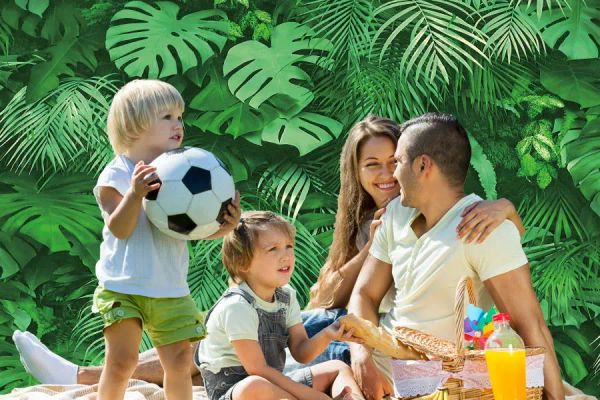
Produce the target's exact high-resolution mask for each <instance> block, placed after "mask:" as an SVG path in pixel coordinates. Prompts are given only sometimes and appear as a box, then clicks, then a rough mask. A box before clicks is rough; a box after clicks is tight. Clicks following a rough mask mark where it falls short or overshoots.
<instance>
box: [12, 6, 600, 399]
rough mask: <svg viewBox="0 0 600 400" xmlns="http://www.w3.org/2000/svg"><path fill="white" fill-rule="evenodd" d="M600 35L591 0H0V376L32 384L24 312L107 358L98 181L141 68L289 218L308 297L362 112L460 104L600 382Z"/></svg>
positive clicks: (206, 262) (197, 285) (590, 386)
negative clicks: (99, 303)
mask: <svg viewBox="0 0 600 400" xmlns="http://www.w3.org/2000/svg"><path fill="white" fill-rule="evenodd" d="M599 46H600V2H599V1H598V0H585V1H584V0H535V1H534V0H527V1H525V0H432V1H424V0H392V1H368V0H335V1H331V0H309V1H298V0H283V1H272V0H261V1H251V0H213V1H207V0H198V1H196V0H195V1H191V0H179V1H177V0H172V1H156V2H150V1H120V0H114V1H108V0H104V1H102V0H100V1H91V0H40V1H24V0H5V1H3V2H1V5H0V93H1V95H0V150H1V151H0V166H1V167H0V168H1V171H0V393H5V392H8V391H10V390H11V389H12V388H14V387H17V386H25V385H29V384H33V383H35V382H34V381H33V380H32V378H30V377H29V376H28V375H27V374H26V373H25V371H24V370H23V368H22V366H21V364H20V362H19V359H18V355H17V352H16V350H15V348H14V346H13V344H12V340H11V334H12V332H13V330H15V329H21V330H25V329H27V330H30V331H31V332H33V333H34V334H36V335H37V336H38V337H40V338H41V339H42V340H43V341H44V342H45V343H46V344H47V345H48V346H49V347H50V348H52V349H53V350H56V351H57V352H59V353H60V354H62V355H64V356H66V357H67V358H69V359H71V360H73V361H75V362H78V363H84V364H85V363H100V362H102V358H103V346H102V338H101V333H100V321H99V320H98V319H97V318H96V317H95V316H94V315H92V314H91V313H90V311H89V303H90V297H91V294H92V292H93V289H94V286H95V278H94V274H93V267H94V263H95V261H96V259H97V257H98V247H99V240H100V233H101V227H102V222H101V220H100V216H99V212H98V209H97V206H96V205H95V202H94V199H93V197H92V194H91V188H92V186H93V184H94V180H95V178H96V177H97V175H98V173H99V171H101V169H102V168H103V166H104V165H105V164H106V163H107V162H108V161H109V160H110V159H111V157H112V151H111V149H110V145H109V143H108V140H107V138H106V135H105V121H106V114H107V110H108V107H109V105H110V100H111V98H112V96H113V95H114V93H115V91H116V90H117V89H118V87H120V86H121V85H123V84H124V83H125V82H127V81H129V80H131V79H134V78H137V77H146V78H160V79H164V80H166V81H168V82H170V83H172V84H173V85H175V86H176V87H177V88H178V89H179V90H180V91H181V92H182V93H183V95H184V98H185V99H186V101H187V105H188V107H187V110H186V112H185V114H184V122H185V129H186V139H185V140H186V144H187V145H192V146H199V147H203V148H206V149H208V150H210V151H212V152H214V153H215V154H216V155H217V156H219V157H220V158H221V159H222V160H223V161H224V162H225V163H227V165H228V166H229V167H230V169H231V171H232V173H233V175H234V177H235V181H236V185H237V188H238V189H239V190H240V191H241V193H242V205H243V207H244V208H245V209H270V210H275V211H277V212H279V213H281V214H283V215H284V216H286V217H287V218H289V219H290V220H291V221H293V223H294V224H295V225H296V227H297V230H298V240H297V243H298V246H297V260H298V267H297V272H295V275H294V277H293V279H292V284H293V285H294V286H295V287H296V288H297V289H298V292H299V295H300V300H301V302H302V304H305V303H306V301H307V296H308V289H309V287H310V286H311V284H312V283H313V282H314V281H315V279H316V277H317V275H318V272H319V269H320V267H321V266H322V264H323V261H324V259H325V257H326V254H327V250H328V248H329V245H330V243H331V240H332V232H333V222H334V218H335V212H336V204H337V203H336V200H337V199H336V196H337V192H338V190H339V178H338V173H339V169H338V168H339V167H338V163H339V154H340V149H341V146H342V144H343V142H344V140H345V137H346V133H347V131H348V129H349V128H350V127H351V126H352V124H353V123H355V122H356V121H357V120H359V119H361V118H363V117H364V116H366V115H367V114H369V113H375V114H380V115H384V116H388V117H391V118H393V119H396V120H398V121H404V120H406V119H407V118H409V117H411V116H415V115H417V114H420V113H423V112H425V111H432V110H441V111H449V112H452V113H455V114H457V115H458V116H459V117H460V119H461V120H462V121H463V122H464V124H465V125H466V127H467V128H468V131H469V134H470V140H471V143H472V145H473V149H474V151H473V159H472V160H471V164H472V166H473V168H472V173H471V174H470V175H469V177H468V182H467V183H468V189H469V190H470V191H474V192H477V193H479V194H481V195H483V196H486V197H488V198H496V197H507V198H509V199H510V200H512V201H513V202H514V203H515V204H516V205H517V206H518V208H519V212H520V214H521V216H522V217H523V220H524V222H525V225H526V228H527V234H526V236H525V237H524V238H523V244H524V246H525V248H526V251H527V254H528V255H529V258H530V260H531V270H532V275H533V282H534V286H535V289H536V291H537V293H538V296H539V298H540V300H541V302H542V306H543V309H544V313H545V316H546V319H547V321H548V323H549V324H550V327H551V331H552V333H553V336H554V340H555V343H556V349H557V352H558V356H559V361H560V364H561V367H562V372H563V374H564V376H565V377H566V379H568V380H569V381H571V382H572V383H575V384H577V385H578V386H580V387H581V388H583V389H584V390H586V391H587V392H589V393H592V394H596V395H599V394H600V390H599V389H598V388H599V387H600V376H599V375H598V372H599V369H600V358H599V351H598V337H599V336H600V322H599V321H600V318H599V315H600V276H599V274H600V251H599V250H598V249H600V118H598V116H600V57H599ZM189 245H190V250H191V269H190V274H189V282H190V286H191V289H192V294H193V296H194V298H195V299H196V301H197V304H198V305H199V307H201V308H202V309H207V308H208V307H210V305H211V304H212V303H213V302H214V301H215V299H216V298H217V297H218V296H219V294H220V293H221V292H222V291H223V290H224V289H225V287H226V285H227V276H226V273H225V272H224V269H223V267H222V265H221V262H220V241H218V240H217V241H200V242H196V243H190V244H189ZM148 346H149V341H148V340H144V343H143V344H142V348H147V347H148Z"/></svg>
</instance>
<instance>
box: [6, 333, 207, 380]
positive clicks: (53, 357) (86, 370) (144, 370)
mask: <svg viewBox="0 0 600 400" xmlns="http://www.w3.org/2000/svg"><path fill="white" fill-rule="evenodd" d="M18 336H19V339H20V340H19V341H18V342H17V341H16V340H15V344H16V345H17V348H18V349H19V351H20V352H21V359H22V361H23V362H24V363H27V364H29V365H30V366H31V365H33V366H35V367H37V366H39V368H30V371H29V372H30V373H31V374H32V375H33V377H34V378H36V379H37V380H38V381H40V382H42V383H48V384H74V383H80V384H85V385H94V384H96V383H98V382H99V381H100V375H101V374H102V370H103V368H104V366H98V367H94V366H79V367H76V366H74V367H73V368H77V372H76V373H73V377H74V378H76V381H75V379H73V378H72V381H69V382H66V381H55V379H53V376H52V375H48V374H47V372H48V371H52V370H57V368H56V365H57V363H61V362H68V361H66V360H64V359H63V358H62V357H60V356H58V355H57V354H54V353H53V352H52V351H50V350H49V349H48V348H47V347H46V346H45V345H44V344H43V343H42V342H41V341H40V340H39V339H38V338H36V337H35V336H34V335H32V334H31V333H29V332H20V333H19V334H18ZM198 343H199V342H195V343H190V346H192V350H193V352H194V354H195V352H196V351H197V348H198ZM24 347H25V350H26V351H23V350H24ZM29 348H31V349H32V351H29ZM33 357H35V358H36V359H35V360H32V358H33ZM34 361H35V362H34ZM69 364H71V365H73V364H72V363H69ZM38 371H41V372H39V373H38ZM60 371H62V370H60ZM42 372H44V374H42ZM58 375H60V379H64V377H65V375H66V374H65V373H61V374H58ZM190 376H191V377H192V384H193V385H195V386H202V384H203V382H202V376H201V375H200V372H199V371H198V369H197V368H196V366H195V365H194V364H193V363H191V364H190ZM163 377H164V371H163V368H162V366H161V365H160V361H159V359H158V354H157V353H156V350H155V349H150V350H148V351H145V352H143V353H140V355H139V361H138V364H137V366H136V369H135V371H134V373H133V376H132V378H133V379H140V380H143V381H146V382H151V383H156V384H157V385H162V383H163Z"/></svg>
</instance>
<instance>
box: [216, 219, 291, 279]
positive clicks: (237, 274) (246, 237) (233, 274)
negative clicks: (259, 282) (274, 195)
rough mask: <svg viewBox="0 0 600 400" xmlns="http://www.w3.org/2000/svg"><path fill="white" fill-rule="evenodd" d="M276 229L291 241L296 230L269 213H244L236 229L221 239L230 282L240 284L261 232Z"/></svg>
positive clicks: (283, 220)
mask: <svg viewBox="0 0 600 400" xmlns="http://www.w3.org/2000/svg"><path fill="white" fill-rule="evenodd" d="M267 229H278V230H280V231H281V232H282V233H283V234H285V235H287V236H288V237H289V238H290V239H291V240H292V241H294V239H295V237H296V228H294V225H292V224H290V223H289V222H287V221H286V220H285V219H283V218H282V217H280V216H279V215H277V214H275V213H274V212H271V211H246V212H244V213H242V217H241V218H240V222H239V223H238V225H237V227H236V228H235V229H234V230H233V231H231V232H230V233H228V234H227V235H225V238H224V239H223V249H222V252H221V253H222V258H223V265H225V268H226V269H227V272H228V273H229V276H230V278H231V280H232V281H233V282H235V283H240V282H241V281H242V280H243V273H244V271H246V270H248V267H250V263H251V262H252V257H254V249H255V248H256V245H257V242H258V236H259V234H260V232H261V231H265V230H267Z"/></svg>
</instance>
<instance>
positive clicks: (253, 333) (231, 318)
mask: <svg viewBox="0 0 600 400" xmlns="http://www.w3.org/2000/svg"><path fill="white" fill-rule="evenodd" d="M239 288H240V289H241V290H243V291H245V292H247V293H249V294H250V295H252V297H253V298H254V301H255V303H254V304H255V307H257V308H260V309H262V310H265V311H267V312H274V311H277V310H279V309H281V308H287V313H286V327H287V328H290V327H292V326H294V325H297V324H301V323H302V317H301V316H300V304H298V299H296V291H295V290H294V289H292V287H291V286H289V285H286V286H284V287H283V288H282V289H283V290H285V291H286V292H287V293H288V294H289V295H290V304H289V306H287V305H285V304H284V303H282V302H280V301H277V299H275V301H273V302H272V303H269V302H266V301H264V300H263V299H261V298H260V297H258V296H257V295H256V294H255V293H254V292H253V291H252V289H251V288H250V286H248V285H247V284H246V283H245V282H242V283H240V285H239ZM206 331H207V332H208V335H207V337H206V338H205V339H203V340H202V341H201V342H200V345H199V346H198V352H199V354H198V356H199V357H198V359H199V360H200V366H201V367H202V368H206V369H207V370H209V371H210V372H213V373H215V374H216V373H218V372H219V371H220V370H221V368H225V367H236V366H241V365H242V363H241V361H240V360H239V358H238V357H237V355H236V353H235V349H234V348H233V345H232V344H231V342H232V341H233V340H243V339H247V340H255V341H258V314H257V312H256V310H255V309H254V307H253V306H251V305H250V304H249V303H248V302H247V301H246V300H245V299H244V298H243V297H242V296H239V295H234V296H230V297H226V298H224V299H223V300H221V301H220V302H219V303H218V304H217V305H216V306H215V308H214V309H213V311H212V313H211V314H210V317H209V318H208V321H206Z"/></svg>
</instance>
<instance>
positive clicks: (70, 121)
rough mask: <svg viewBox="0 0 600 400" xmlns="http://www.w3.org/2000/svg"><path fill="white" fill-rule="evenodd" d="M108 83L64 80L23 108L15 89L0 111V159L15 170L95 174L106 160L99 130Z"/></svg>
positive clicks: (103, 136)
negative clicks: (1, 150)
mask: <svg viewBox="0 0 600 400" xmlns="http://www.w3.org/2000/svg"><path fill="white" fill-rule="evenodd" d="M116 90H117V89H116V87H115V85H114V81H112V80H111V79H110V78H106V77H94V78H88V79H81V78H73V79H67V80H65V81H64V82H63V83H62V84H61V85H60V86H59V87H58V88H57V89H56V90H54V91H52V92H51V93H50V94H49V95H48V96H46V97H44V98H43V99H41V100H39V101H36V102H33V103H27V102H26V100H25V91H26V89H25V88H23V89H21V90H20V91H19V92H18V93H17V94H16V95H15V96H14V97H13V98H12V99H11V100H10V102H9V103H8V104H7V106H6V108H5V109H4V110H2V112H0V125H1V127H0V146H2V148H3V150H4V151H3V155H2V156H1V159H3V160H5V162H6V163H7V164H8V166H9V167H10V168H11V169H12V170H15V171H18V172H22V171H29V172H31V171H32V170H34V169H40V170H41V171H43V172H46V171H47V170H48V169H50V170H51V171H65V170H67V171H77V170H79V171H86V172H92V171H93V172H97V171H99V169H100V168H101V167H103V166H104V164H105V163H106V162H107V161H108V160H109V159H110V157H112V150H111V149H110V145H109V143H108V138H107V137H106V134H105V131H104V128H105V121H106V117H107V113H108V108H109V104H110V103H109V101H110V97H111V96H112V95H113V94H114V93H115V92H116Z"/></svg>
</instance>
